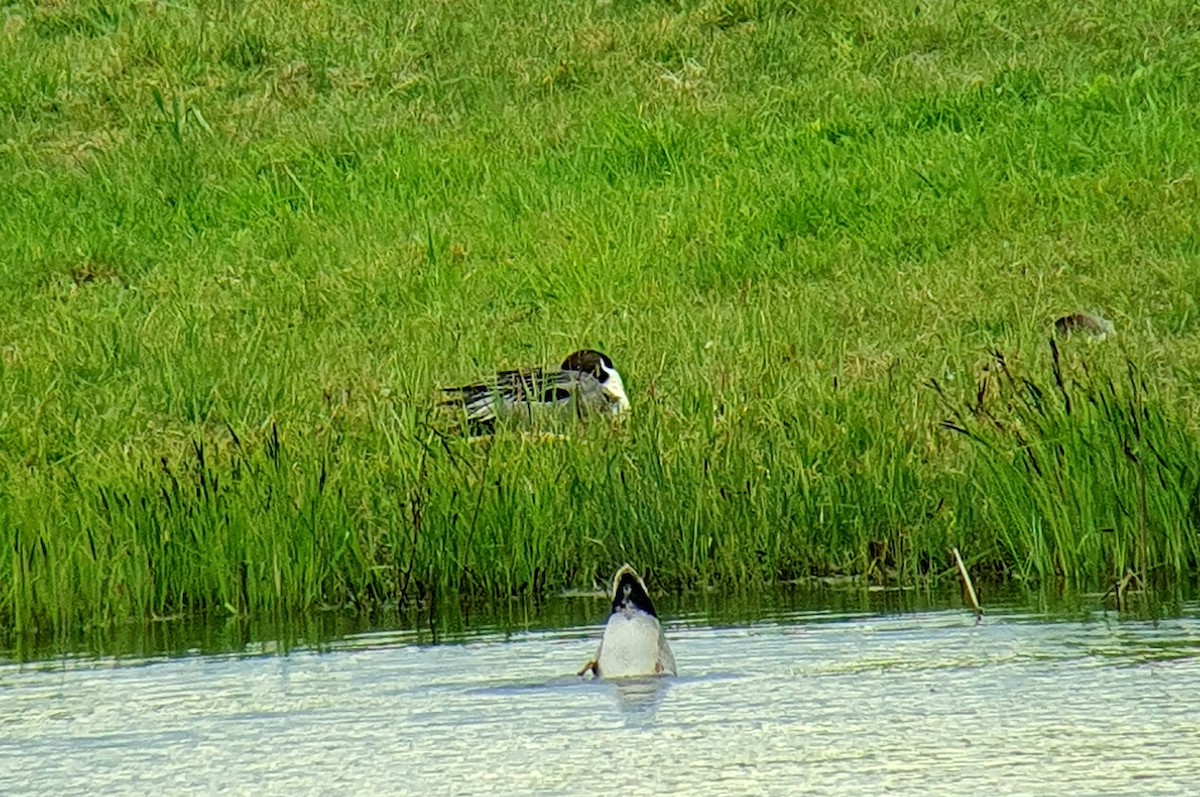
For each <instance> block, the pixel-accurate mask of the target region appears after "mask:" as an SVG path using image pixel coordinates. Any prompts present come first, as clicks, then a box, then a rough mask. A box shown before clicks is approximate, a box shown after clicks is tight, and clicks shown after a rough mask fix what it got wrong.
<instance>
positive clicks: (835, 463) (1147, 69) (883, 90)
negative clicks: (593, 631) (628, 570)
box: [0, 0, 1200, 629]
mask: <svg viewBox="0 0 1200 797" xmlns="http://www.w3.org/2000/svg"><path fill="white" fill-rule="evenodd" d="M0 15H2V16H0V306H2V307H3V308H4V309H3V312H0V618H3V623H4V624H5V625H7V626H9V627H11V628H16V629H30V628H34V627H40V628H43V629H47V628H68V627H73V626H78V625H79V624H80V623H85V624H87V623H92V624H107V623H110V622H112V621H114V620H121V619H124V618H129V617H145V616H148V615H152V614H156V615H166V614H172V613H176V612H179V611H182V610H188V609H198V608H212V607H221V606H228V607H229V608H230V609H231V610H233V611H239V612H240V611H265V610H296V609H303V608H307V607H312V606H317V605H329V604H333V605H341V604H351V605H360V606H366V605H373V604H377V603H379V602H384V603H387V602H392V601H395V600H397V599H411V598H414V597H419V596H421V595H425V594H428V593H429V592H431V591H433V590H441V591H446V590H450V591H455V590H457V591H460V592H469V593H476V594H480V595H495V594H505V593H510V592H522V591H541V590H547V589H556V588H560V587H564V586H579V585H587V584H590V583H592V579H593V577H595V576H598V575H600V576H603V575H606V574H609V573H611V572H612V570H613V569H614V568H615V567H616V566H617V565H619V564H620V563H621V562H622V561H626V560H628V561H630V562H633V563H634V564H635V565H637V566H639V567H640V568H641V569H643V570H644V571H647V572H648V573H649V574H650V576H651V578H652V579H653V580H654V581H656V582H657V583H658V584H659V585H662V586H668V587H670V586H675V587H685V586H688V585H695V584H698V583H712V582H723V583H749V582H754V581H771V580H778V579H785V578H795V577H801V576H805V575H809V574H814V573H815V574H821V573H829V572H843V573H859V574H864V573H865V574H868V575H870V576H871V577H872V578H884V579H901V580H905V581H911V580H913V579H919V578H922V577H924V576H927V575H937V574H939V573H942V572H945V571H946V569H947V568H948V566H949V565H948V559H947V556H946V551H947V550H948V548H949V546H951V545H957V546H958V547H959V548H960V550H962V552H963V554H964V556H965V557H966V558H967V559H968V561H969V562H970V563H971V565H972V567H974V568H976V569H977V570H978V571H980V572H991V573H996V574H1001V575H1010V576H1016V577H1020V578H1026V579H1029V580H1032V581H1041V582H1045V581H1052V580H1057V579H1061V580H1062V581H1064V582H1065V583H1067V584H1069V585H1073V586H1076V587H1087V588H1094V587H1098V586H1099V587H1103V586H1104V585H1106V584H1107V583H1110V582H1111V581H1112V580H1114V579H1117V578H1120V577H1122V576H1123V575H1124V574H1126V573H1127V572H1128V571H1129V570H1130V569H1132V570H1135V571H1137V572H1138V573H1139V574H1141V575H1142V576H1143V577H1155V576H1156V575H1157V576H1161V577H1164V578H1167V579H1174V578H1175V577H1178V576H1181V575H1189V576H1190V573H1191V572H1193V571H1194V568H1195V567H1196V565H1197V564H1198V562H1200V541H1198V539H1197V529H1198V527H1200V510H1198V508H1197V498H1196V489H1197V483H1198V480H1200V471H1198V468H1200V464H1198V463H1200V459H1198V456H1197V455H1198V454H1200V452H1198V451H1197V449H1198V448H1200V446H1197V444H1196V440H1197V437H1196V435H1197V424H1196V420H1197V410H1198V409H1200V402H1198V401H1197V388H1198V386H1200V378H1198V374H1200V340H1198V338H1200V335H1198V329H1200V324H1198V320H1197V318H1196V312H1195V311H1196V308H1195V304H1196V296H1197V295H1198V294H1200V260H1198V257H1197V256H1198V254H1200V230H1198V219H1200V183H1198V179H1200V176H1198V174H1197V172H1198V170H1200V133H1198V131H1200V14H1198V13H1197V9H1196V6H1195V3H1194V2H1191V1H1190V0H1188V1H1187V2H1184V1H1183V0H1179V1H1178V2H1171V1H1169V0H1163V1H1162V2H1145V0H1138V2H1132V1H1126V2H1083V3H1071V4H1067V3H1045V2H1017V3H1004V4H997V3H989V2H983V0H961V1H960V2H930V3H926V2H913V1H912V0H874V1H873V2H871V1H868V2H854V3H850V2H803V3H802V2H783V1H782V0H761V1H760V2H755V1H754V0H741V1H740V2H738V1H736V0H732V1H730V2H682V3H670V2H650V1H649V0H611V1H610V2H603V1H602V2H577V1H575V0H519V1H518V0H477V1H476V2H449V0H440V1H439V2H426V3H410V2H398V3H391V2H382V0H376V1H375V2H342V3H318V2H295V1H294V0H278V1H277V2H252V3H195V4H192V3H166V2H161V3H160V2H112V3H104V2H69V1H67V0H63V1H62V2H55V3H37V4H34V3H18V4H16V5H10V6H8V7H7V8H6V9H5V10H3V11H2V12H0ZM1073 310H1094V311H1099V312H1100V313H1102V314H1104V315H1105V316H1107V317H1109V318H1111V319H1113V320H1114V322H1115V323H1116V326H1117V329H1118V335H1117V337H1116V338H1115V339H1112V340H1109V341H1104V342H1103V343H1090V342H1087V341H1081V340H1079V339H1074V340H1070V341H1066V342H1064V343H1063V344H1062V345H1061V349H1062V351H1061V360H1062V368H1061V375H1062V378H1063V383H1064V385H1065V387H1064V388H1063V389H1061V390H1060V389H1059V388H1058V387H1057V385H1056V379H1055V372H1054V370H1053V368H1052V365H1051V350H1050V347H1049V345H1048V343H1047V338H1048V337H1049V335H1050V333H1051V322H1052V321H1053V319H1054V318H1055V317H1056V316H1057V315H1060V314H1062V313H1064V312H1068V311H1073ZM582 347H595V348H599V349H601V350H603V351H605V352H606V353H608V354H609V355H610V356H611V357H612V358H613V359H614V360H615V361H616V364H617V366H618V367H619V368H620V369H621V372H622V374H623V376H624V378H625V383H626V385H627V387H628V388H629V391H630V393H631V398H632V401H633V405H634V410H633V414H632V417H631V418H630V420H629V422H628V423H626V424H624V425H622V426H620V427H618V428H616V429H613V430H608V429H607V428H601V427H598V426H596V425H592V426H590V427H589V428H587V429H585V430H583V431H581V433H580V434H578V435H577V436H575V437H574V438H573V439H571V440H568V441H558V442H533V441H530V440H526V439H522V438H521V437H519V436H517V435H502V436H501V437H500V438H499V439H497V440H496V441H495V442H494V444H492V445H490V446H489V445H486V444H482V445H481V444H469V443H466V442H465V441H462V440H460V439H453V438H449V439H447V438H445V437H444V436H443V434H442V425H441V424H440V422H439V420H438V419H437V418H436V417H435V416H434V415H433V414H432V412H433V401H434V398H435V394H436V388H437V386H438V385H441V384H453V383H455V382H458V381H461V380H466V379H474V378H477V377H478V376H480V375H482V374H484V373H486V372H487V371H489V370H491V369H493V368H494V367H496V366H507V367H511V366H515V365H520V364H554V363H556V362H558V361H559V360H560V359H561V358H562V357H563V356H564V355H565V354H567V353H568V352H570V351H572V350H574V349H577V348H582ZM994 352H999V353H1001V354H1003V356H1004V362H1005V363H1006V368H999V367H998V366H997V365H996V363H995V360H994V356H993V353H994ZM1085 366H1086V368H1087V372H1086V373H1085ZM1130 367H1132V368H1134V369H1135V377H1134V378H1133V379H1129V378H1127V368H1130ZM985 370H986V373H987V388H986V389H985V390H983V391H982V392H981V393H979V394H978V395H979V396H982V402H983V406H982V409H981V408H980V407H979V406H977V403H978V399H977V387H978V385H980V384H981V380H982V379H983V378H984V376H985ZM1023 379H1029V380H1031V381H1032V382H1033V383H1036V385H1038V386H1040V387H1039V391H1038V392H1035V391H1032V390H1030V389H1029V388H1028V386H1027V385H1026V384H1025V383H1024V382H1023V381H1022V380H1023ZM931 380H934V381H935V382H936V383H937V385H938V386H939V388H940V390H941V393H939V391H938V390H935V389H934V388H933V387H931V386H930V384H929V383H930V381H931ZM1039 396H1040V398H1039ZM1064 396H1065V397H1068V398H1069V397H1072V396H1073V397H1074V400H1073V402H1070V410H1071V411H1070V412H1068V411H1067V409H1068V407H1067V404H1068V401H1067V400H1066V399H1065V398H1064ZM1089 397H1090V400H1089ZM1106 397H1107V398H1106ZM970 408H974V409H975V410H976V411H975V412H972V411H971V409H970ZM943 420H949V421H951V422H952V423H953V424H954V425H955V426H957V427H959V428H961V429H962V430H963V431H965V432H967V433H968V434H961V433H959V432H956V431H954V430H948V429H945V428H943V427H942V426H941V425H940V424H941V422H942V421H943Z"/></svg>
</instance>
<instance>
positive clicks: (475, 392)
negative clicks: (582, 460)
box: [442, 349, 629, 432]
mask: <svg viewBox="0 0 1200 797" xmlns="http://www.w3.org/2000/svg"><path fill="white" fill-rule="evenodd" d="M442 393H443V399H442V404H443V405H448V406H454V407H459V408H461V409H462V410H463V411H464V412H465V414H466V418H467V422H468V424H469V425H470V426H471V427H472V428H473V430H476V431H485V432H491V431H494V427H495V424H496V422H497V421H503V420H506V419H522V418H523V419H525V420H529V421H536V420H537V419H540V418H543V417H555V416H563V415H564V414H566V415H567V416H568V417H569V416H570V415H571V414H572V413H573V414H574V415H575V416H577V417H582V416H585V415H608V416H612V417H616V416H619V415H621V414H623V413H625V412H627V411H628V410H629V398H628V396H626V394H625V384H624V382H622V381H621V375H620V374H619V373H617V369H616V368H615V367H614V366H613V363H612V360H610V359H609V358H608V357H607V356H605V355H604V354H601V353H600V352H598V351H592V350H590V349H584V350H582V351H577V352H575V353H573V354H571V355H570V356H569V357H567V359H565V360H564V361H563V364H562V367H561V368H560V369H559V370H557V371H547V370H543V369H541V368H535V369H530V370H515V371H500V372H499V373H497V374H496V377H495V379H494V380H493V381H491V382H486V383H480V384H475V385H464V386H463V387H451V388H443V390H442Z"/></svg>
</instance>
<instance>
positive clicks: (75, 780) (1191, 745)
mask: <svg viewBox="0 0 1200 797" xmlns="http://www.w3.org/2000/svg"><path fill="white" fill-rule="evenodd" d="M598 633H599V627H598V626H597V627H596V628H586V629H581V628H568V629H563V630H558V631H551V632H536V633H525V634H516V635H508V636H502V635H493V636H483V637H477V638H473V639H469V640H466V641H460V642H457V643H453V644H441V645H416V644H412V643H411V641H410V640H411V636H404V635H400V634H389V633H382V634H379V633H377V634H364V635H358V636H355V637H351V638H348V639H346V640H343V641H341V642H338V643H334V644H333V645H332V646H331V647H330V648H329V649H328V650H326V651H324V652H320V653H318V652H313V651H299V652H294V653H292V654H290V655H287V656H257V657H248V656H233V655H225V656H193V657H185V658H175V659H164V660H160V661H155V662H148V663H145V666H128V665H129V663H128V662H121V663H120V666H117V664H116V663H115V662H113V661H95V660H91V661H83V660H63V661H58V662H42V663H37V664H33V665H16V664H7V665H0V793H3V794H5V795H10V794H14V795H15V794H99V793H103V794H146V793H159V792H161V793H167V794H210V793H217V792H224V793H234V794H241V793H245V794H250V793H253V794H281V795H297V794H379V793H390V794H414V795H418V794H419V795H424V794H480V795H483V794H488V795H491V794H546V795H551V794H588V795H594V794H607V793H616V792H620V793H621V794H622V795H637V794H654V795H661V794H675V793H687V794H721V795H729V794H786V793H796V792H805V793H814V794H857V793H868V792H871V793H888V794H930V793H933V794H939V793H940V794H949V793H953V794H962V793H967V792H973V793H985V792H986V793H988V794H989V795H1004V794H1047V793H1061V794H1084V793H1091V794H1095V793H1103V794H1139V795H1140V794H1198V793H1200V767H1197V766H1196V764H1195V758H1196V755H1197V751H1200V721H1198V720H1197V718H1198V717H1200V620H1197V618H1196V611H1195V610H1194V609H1191V610H1189V614H1187V615H1186V616H1184V617H1182V618H1178V619H1171V620H1164V621H1160V622H1158V623H1148V622H1135V621H1117V620H1115V619H1104V618H1100V619H1096V620H1092V621H1088V622H1048V621H1044V620H1042V619H1040V618H1037V617H1030V616H1019V615H1007V616H990V617H988V618H987V619H986V620H985V621H984V622H983V623H982V624H980V625H976V624H975V623H974V620H973V618H972V617H970V616H969V615H965V614H963V613H959V612H933V613H925V614H908V615H899V616H896V615H893V616H872V615H861V616H851V617H840V618H833V619H831V618H830V617H829V616H824V615H821V614H812V613H810V614H805V615H792V616H784V617H778V618H776V619H775V620H772V621H770V622H762V623H758V624H754V625H749V626H740V627H739V626H733V627H721V628H713V627H708V626H705V625H703V624H700V623H699V622H698V621H687V622H676V623H674V624H670V623H669V624H668V633H669V634H670V636H671V640H672V647H673V648H674V649H675V653H676V657H677V660H678V662H679V667H680V673H681V675H680V677H678V678H675V679H669V680H667V679H654V680H651V681H646V682H633V683H630V684H614V683H606V682H603V681H600V682H592V681H583V680H580V679H578V678H575V677H574V676H572V675H571V673H573V672H574V671H575V670H577V669H578V667H579V666H580V664H581V663H582V662H583V661H585V660H586V659H587V657H588V656H589V655H590V654H591V652H592V651H593V650H594V649H595V643H596V635H597V634H598Z"/></svg>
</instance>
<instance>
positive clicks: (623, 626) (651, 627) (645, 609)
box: [579, 565, 675, 678]
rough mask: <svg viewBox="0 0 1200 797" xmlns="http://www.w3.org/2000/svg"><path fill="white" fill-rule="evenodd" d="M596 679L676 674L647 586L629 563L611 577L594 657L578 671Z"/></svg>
mask: <svg viewBox="0 0 1200 797" xmlns="http://www.w3.org/2000/svg"><path fill="white" fill-rule="evenodd" d="M589 670H590V671H591V672H592V673H593V674H594V675H595V676H596V677H597V678H644V677H646V676H654V675H675V657H674V656H673V655H672V654H671V646H670V645H668V644H667V638H666V637H665V636H664V635H663V632H662V625H661V624H659V622H658V615H657V614H656V613H655V611H654V604H653V603H652V602H651V601H650V596H649V595H648V594H647V592H646V585H645V583H643V582H642V579H641V578H640V577H639V576H638V574H637V572H636V571H634V569H633V568H632V567H630V566H629V565H625V566H623V567H622V568H621V569H620V570H618V571H617V573H616V575H615V576H613V599H612V612H611V613H610V614H609V615H608V622H607V623H606V624H605V626H604V636H603V638H601V640H600V647H599V648H597V650H596V656H595V658H593V659H592V660H591V661H589V662H588V663H587V664H585V665H584V667H583V669H582V670H580V671H579V674H580V675H584V674H586V673H587V672H588V671H589Z"/></svg>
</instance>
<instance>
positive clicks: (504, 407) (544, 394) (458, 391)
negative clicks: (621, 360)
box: [440, 368, 570, 423]
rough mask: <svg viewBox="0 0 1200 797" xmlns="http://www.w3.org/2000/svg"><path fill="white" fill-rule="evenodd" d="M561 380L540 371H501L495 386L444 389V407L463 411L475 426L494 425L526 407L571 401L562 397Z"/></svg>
mask: <svg viewBox="0 0 1200 797" xmlns="http://www.w3.org/2000/svg"><path fill="white" fill-rule="evenodd" d="M558 377H559V374H558V373H557V372H549V373H547V372H545V371H543V370H542V369H540V368H534V369H521V370H514V371H500V372H498V373H497V374H496V378H495V380H494V381H492V382H481V383H478V384H474V385H463V386H462V387H447V388H442V400H441V402H440V403H441V404H443V405H446V406H454V407H460V408H462V409H463V411H464V412H466V415H467V419H468V420H470V421H472V422H475V423H491V422H493V421H495V419H496V417H497V416H498V415H510V414H513V413H514V412H517V411H518V410H519V409H520V408H521V407H523V406H529V405H531V404H538V403H557V402H559V401H561V400H568V401H569V400H570V395H569V394H567V395H561V391H560V389H559V387H558V382H559V379H558Z"/></svg>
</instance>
